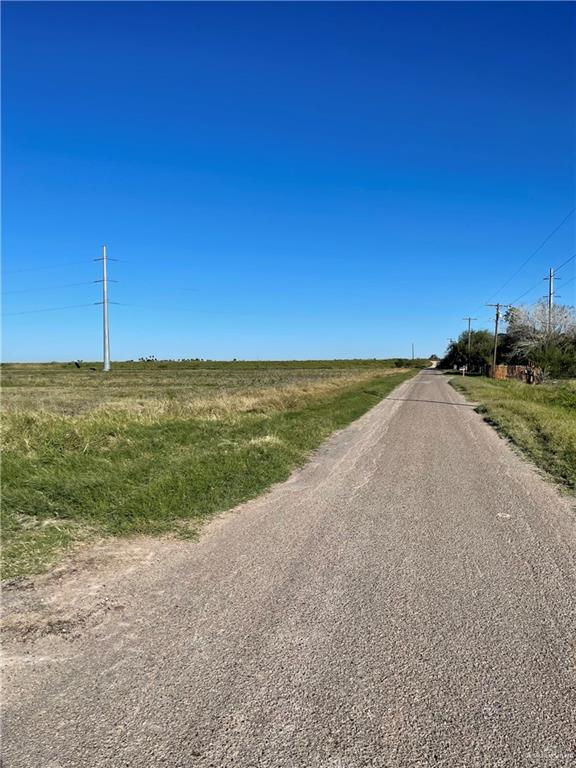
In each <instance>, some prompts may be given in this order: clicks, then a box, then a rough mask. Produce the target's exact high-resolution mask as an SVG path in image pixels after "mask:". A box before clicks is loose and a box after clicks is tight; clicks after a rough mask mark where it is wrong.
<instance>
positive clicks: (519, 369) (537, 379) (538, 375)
mask: <svg viewBox="0 0 576 768" xmlns="http://www.w3.org/2000/svg"><path fill="white" fill-rule="evenodd" d="M488 376H490V377H491V378H493V379H499V380H504V379H516V381H523V382H524V383H525V384H540V383H541V382H542V379H543V376H542V369H541V368H538V367H537V366H535V365H497V366H496V369H495V371H494V372H492V366H491V365H490V366H489V367H488Z"/></svg>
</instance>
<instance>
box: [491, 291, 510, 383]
mask: <svg viewBox="0 0 576 768" xmlns="http://www.w3.org/2000/svg"><path fill="white" fill-rule="evenodd" d="M486 306H487V307H496V317H495V319H494V354H493V355H492V378H493V379H495V378H496V353H497V352H498V324H499V323H500V309H501V308H502V307H509V306H511V305H510V304H486Z"/></svg>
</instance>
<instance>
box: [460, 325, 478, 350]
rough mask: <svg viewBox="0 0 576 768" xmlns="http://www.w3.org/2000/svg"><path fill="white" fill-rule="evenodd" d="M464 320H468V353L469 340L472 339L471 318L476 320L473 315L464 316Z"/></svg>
mask: <svg viewBox="0 0 576 768" xmlns="http://www.w3.org/2000/svg"><path fill="white" fill-rule="evenodd" d="M463 319H464V320H468V354H470V348H471V341H472V320H476V318H475V317H465V318H463Z"/></svg>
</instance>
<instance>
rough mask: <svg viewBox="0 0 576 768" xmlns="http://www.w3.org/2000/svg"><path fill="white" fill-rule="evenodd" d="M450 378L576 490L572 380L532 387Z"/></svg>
mask: <svg viewBox="0 0 576 768" xmlns="http://www.w3.org/2000/svg"><path fill="white" fill-rule="evenodd" d="M450 383H451V384H452V385H453V386H454V387H455V388H456V389H458V390H459V391H461V392H463V393H464V394H465V395H466V396H467V397H468V398H469V399H471V400H473V401H475V402H478V403H479V406H478V411H479V412H480V413H482V414H483V415H484V417H485V418H486V420H487V421H488V422H490V423H491V424H493V425H494V426H495V427H496V428H497V429H498V430H499V431H500V432H502V434H504V435H506V437H508V438H510V440H511V441H512V442H513V443H515V444H516V445H517V446H518V447H519V448H520V449H521V450H523V451H524V452H525V453H526V454H528V456H529V457H530V458H531V459H532V460H533V461H534V462H535V463H536V464H537V465H538V466H539V467H541V468H542V469H544V470H545V471H546V472H547V473H548V474H549V475H551V476H552V477H554V478H555V479H556V480H558V481H560V482H561V483H562V484H563V485H564V486H565V487H566V488H567V489H569V490H571V491H572V492H574V491H575V490H576V380H567V381H561V382H550V383H546V384H541V385H536V386H530V385H528V384H524V383H522V382H519V381H495V380H493V379H488V378H485V377H483V376H479V377H464V378H463V377H454V378H452V379H451V380H450Z"/></svg>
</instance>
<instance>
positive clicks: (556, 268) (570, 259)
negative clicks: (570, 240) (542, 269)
mask: <svg viewBox="0 0 576 768" xmlns="http://www.w3.org/2000/svg"><path fill="white" fill-rule="evenodd" d="M574 259H576V253H575V254H574V255H573V256H570V258H569V259H566V261H563V262H562V264H560V266H559V267H555V269H554V272H558V270H560V269H562V267H565V266H566V264H570V262H571V261H574Z"/></svg>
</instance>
